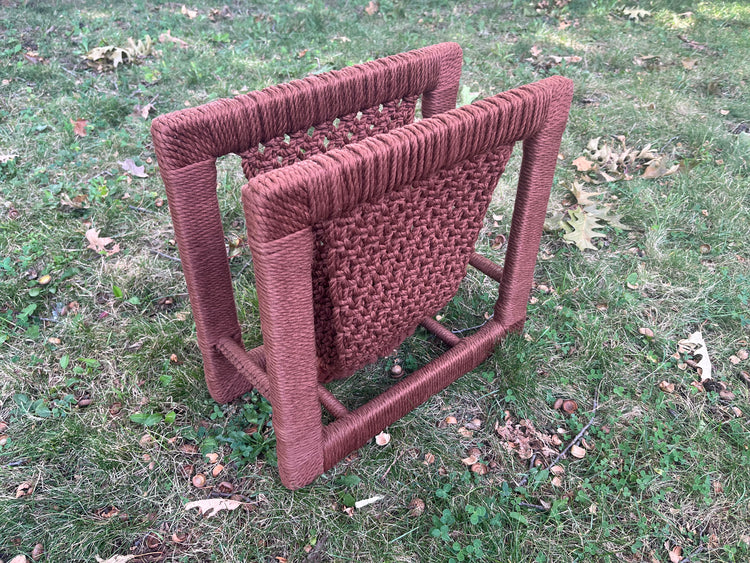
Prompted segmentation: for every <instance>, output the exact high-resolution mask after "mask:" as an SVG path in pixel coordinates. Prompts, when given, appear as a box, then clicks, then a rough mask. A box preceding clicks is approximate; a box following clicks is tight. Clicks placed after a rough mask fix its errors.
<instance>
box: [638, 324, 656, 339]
mask: <svg viewBox="0 0 750 563" xmlns="http://www.w3.org/2000/svg"><path fill="white" fill-rule="evenodd" d="M638 333H639V334H642V335H643V336H645V337H646V338H653V337H654V331H653V330H651V329H650V328H648V327H645V326H642V327H641V328H639V329H638Z"/></svg>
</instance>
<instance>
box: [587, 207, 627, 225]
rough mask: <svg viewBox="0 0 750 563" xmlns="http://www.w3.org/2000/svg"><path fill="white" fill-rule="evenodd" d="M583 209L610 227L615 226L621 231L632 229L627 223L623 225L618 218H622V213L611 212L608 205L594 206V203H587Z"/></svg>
mask: <svg viewBox="0 0 750 563" xmlns="http://www.w3.org/2000/svg"><path fill="white" fill-rule="evenodd" d="M583 210H584V211H585V212H586V213H588V214H589V215H591V216H592V217H595V218H597V219H599V220H600V221H604V222H606V223H609V225H610V226H611V227H615V228H617V229H621V230H623V231H630V230H632V229H631V228H630V227H628V226H627V225H624V224H623V223H622V222H621V221H620V219H622V215H615V214H614V213H612V210H611V209H610V208H609V207H606V206H605V207H603V208H600V207H596V206H595V205H589V206H587V207H584V208H583Z"/></svg>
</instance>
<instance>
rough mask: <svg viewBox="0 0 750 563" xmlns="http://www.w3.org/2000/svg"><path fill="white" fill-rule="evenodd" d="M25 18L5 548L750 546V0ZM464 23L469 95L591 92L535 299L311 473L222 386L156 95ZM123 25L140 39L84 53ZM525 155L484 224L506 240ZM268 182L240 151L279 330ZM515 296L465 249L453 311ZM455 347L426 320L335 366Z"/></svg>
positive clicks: (558, 186)
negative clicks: (203, 346) (467, 261)
mask: <svg viewBox="0 0 750 563" xmlns="http://www.w3.org/2000/svg"><path fill="white" fill-rule="evenodd" d="M636 4H637V6H636ZM636 8H638V9H636ZM0 21H2V22H3V23H2V25H0V80H1V83H0V215H1V216H2V221H0V360H1V361H0V560H3V561H5V562H6V563H7V562H8V561H10V560H11V559H13V558H14V557H16V556H18V555H21V554H22V555H25V556H27V557H29V558H31V557H32V552H33V554H34V555H35V556H36V558H37V559H38V560H39V561H65V562H70V561H95V560H96V557H97V556H98V557H99V558H101V559H104V560H106V559H108V558H112V557H113V556H116V555H120V556H129V557H131V558H130V559H127V558H124V559H119V560H117V559H113V560H112V561H126V560H130V561H135V562H148V561H201V562H202V561H258V562H276V561H282V562H283V561H290V562H292V561H378V562H380V561H403V562H427V561H436V562H437V561H439V562H442V561H502V562H526V561H533V562H539V563H542V562H555V563H557V562H568V561H613V562H614V561H617V562H619V561H626V562H641V561H644V562H649V563H653V562H672V563H675V562H678V561H682V562H684V563H687V562H713V561H736V562H742V561H748V560H750V525H749V522H750V471H749V470H750V422H749V421H748V417H750V360H748V359H747V350H749V349H750V343H749V342H748V340H750V5H748V4H747V3H746V2H744V1H741V0H736V1H730V0H704V1H693V2H688V1H682V0H653V1H647V0H644V1H643V2H635V1H632V2H628V1H624V2H623V1H619V0H618V1H615V0H592V1H583V0H573V1H571V2H570V3H568V1H567V0H557V1H554V0H548V1H544V2H538V3H537V2H536V1H529V0H516V1H515V2H492V1H486V2H476V3H459V4H456V3H453V2H447V1H443V0H428V1H423V2H406V1H403V0H381V1H380V3H379V4H377V3H375V2H370V3H369V5H368V2H367V1H365V0H359V1H358V2H348V1H347V2H343V1H342V2H337V1H334V0H330V1H322V0H311V1H310V2H305V3H294V2H278V1H273V0H271V1H265V2H257V3H245V2H234V3H231V4H229V5H228V6H227V7H224V5H223V4H222V3H218V4H209V5H201V6H196V5H185V6H183V5H182V4H179V3H158V4H157V3H153V4H152V3H145V2H142V1H139V0H136V1H135V2H133V3H130V2H125V3H118V4H114V5H112V6H111V7H109V6H105V4H104V3H95V2H84V1H78V2H57V3H55V2H36V1H32V0H28V1H26V2H20V1H16V0H4V1H3V2H1V3H0ZM129 39H130V40H132V44H131V46H130V47H129V42H128V41H129ZM441 41H456V42H458V43H460V44H461V46H462V47H463V49H464V70H463V78H462V91H461V92H462V93H461V102H462V103H466V102H469V101H471V99H473V98H475V97H484V96H487V95H491V94H494V93H497V92H500V91H502V90H505V89H508V88H511V87H514V86H517V85H520V84H524V83H527V82H530V81H534V80H537V79H541V78H543V77H545V76H549V75H551V74H562V75H565V76H568V77H570V78H572V79H573V80H574V81H575V84H576V89H575V97H574V100H573V107H572V111H571V116H570V121H569V124H568V128H567V131H566V134H565V136H564V138H563V143H562V147H561V155H560V159H559V162H558V172H557V176H556V180H555V185H554V187H553V193H552V198H551V200H550V208H549V212H550V221H549V227H550V231H549V232H547V233H546V234H545V235H544V237H543V240H542V248H541V251H540V260H539V263H538V265H537V270H536V276H535V288H534V290H533V292H532V296H531V299H530V303H529V320H528V322H527V324H526V327H525V330H524V332H523V333H522V334H519V335H514V336H512V337H510V338H508V339H507V340H506V341H504V342H503V344H502V345H501V346H500V347H499V349H498V350H497V352H496V353H495V354H494V356H493V357H492V358H491V359H490V360H488V361H487V362H485V363H484V364H483V365H482V366H480V367H479V368H478V369H477V370H475V371H474V372H473V373H471V374H469V375H467V376H466V377H464V378H462V379H461V380H460V381H458V382H457V383H455V384H454V385H452V386H451V387H449V388H448V389H447V390H446V391H445V392H443V393H441V394H439V395H438V396H436V397H433V398H432V399H430V400H429V401H428V402H427V403H426V404H425V405H423V406H422V407H420V408H419V409H417V410H416V411H415V412H413V413H412V414H410V415H409V416H407V417H405V418H404V419H402V420H401V421H399V422H398V423H396V424H394V425H392V426H391V427H390V428H389V430H388V432H389V433H390V435H391V441H390V443H388V444H387V445H386V446H384V447H380V446H377V445H375V444H374V443H372V444H370V445H367V446H365V447H364V448H362V449H361V450H360V451H359V452H358V453H357V454H356V455H352V456H350V458H348V459H347V460H346V461H345V462H343V463H341V464H339V465H338V466H337V467H336V468H335V469H333V470H332V471H330V472H328V473H327V474H325V475H323V476H322V477H320V478H319V479H318V480H317V481H316V482H315V483H314V484H313V485H311V486H309V487H307V488H305V489H302V490H299V491H296V492H290V491H288V490H286V489H284V488H283V487H282V486H281V485H280V482H279V480H278V477H277V472H276V468H275V464H274V457H273V456H274V435H273V429H272V427H271V425H270V421H269V414H270V407H269V406H268V403H267V402H265V401H264V400H262V399H261V398H260V397H259V396H257V395H256V394H254V393H251V394H248V395H246V396H245V397H243V398H242V399H241V400H237V401H235V402H233V403H232V404H228V405H219V404H217V403H215V402H214V401H213V400H212V399H211V398H210V396H209V394H208V392H207V390H206V387H205V383H204V381H203V373H202V363H201V358H200V354H199V352H198V348H197V344H196V336H195V327H194V324H193V319H192V315H191V312H190V305H189V302H188V299H187V295H186V288H185V283H184V278H183V275H182V272H181V269H180V264H179V261H178V256H179V254H178V251H177V249H176V248H175V245H174V241H173V240H172V239H173V237H174V233H173V229H172V225H171V222H170V218H169V211H168V204H167V202H166V196H165V194H164V190H163V186H162V183H161V180H160V178H159V174H158V167H157V163H156V159H155V156H154V152H153V145H152V143H151V139H150V134H149V126H150V123H151V119H152V118H153V117H155V116H156V115H158V114H161V113H166V112H169V111H173V110H177V109H180V108H184V107H187V106H197V105H200V104H203V103H205V102H208V101H210V100H214V99H218V98H223V97H230V96H233V95H237V94H240V93H244V92H247V91H251V90H255V89H260V88H263V87H266V86H269V85H272V84H276V83H279V82H283V81H288V80H291V79H294V78H301V77H304V76H307V75H309V74H310V73H318V72H322V71H326V70H331V69H336V68H341V67H344V66H346V65H350V64H354V63H358V62H363V61H366V60H369V59H372V58H376V57H380V56H385V55H389V54H393V53H397V52H401V51H404V50H409V49H412V48H417V47H421V46H425V45H429V44H433V43H437V42H441ZM139 42H140V43H139ZM106 46H113V47H118V48H130V49H131V51H130V54H129V55H128V54H127V53H125V54H123V51H116V50H113V49H110V50H109V51H106V50H102V49H99V51H98V54H99V55H101V57H100V58H99V59H98V60H97V61H94V60H88V61H87V60H86V59H85V58H84V57H85V56H86V55H87V54H89V53H92V51H93V52H94V54H93V55H92V57H93V56H94V55H96V54H97V51H96V48H99V47H106ZM104 51H106V52H104ZM118 56H119V57H120V58H121V59H122V61H120V60H117V57H118ZM107 57H109V59H108V58H107ZM113 57H114V58H115V61H113ZM113 62H117V63H118V65H117V67H116V68H113ZM517 157H518V154H516V155H515V156H514V160H513V161H512V162H511V164H510V165H509V173H508V175H507V178H505V179H503V180H501V184H500V186H499V188H498V190H497V191H496V198H495V201H494V204H493V206H492V207H491V212H490V214H489V215H488V217H487V220H486V228H485V229H484V230H483V232H482V234H481V235H480V240H479V243H478V245H477V247H478V249H479V250H480V251H481V252H483V253H485V254H486V255H487V256H489V257H491V258H495V259H497V260H502V254H503V252H504V246H503V244H502V241H503V237H502V235H506V234H507V232H508V228H509V220H510V212H511V209H512V202H513V185H512V182H511V178H512V173H513V171H514V170H517V166H518V161H517ZM128 159H130V160H128ZM122 163H124V164H122ZM242 183H243V177H242V175H241V170H240V166H239V159H238V158H236V157H233V158H225V159H224V160H222V161H221V162H220V174H219V194H220V202H221V205H222V207H223V210H224V220H225V232H226V235H227V244H228V249H229V252H230V255H231V256H232V258H231V261H230V263H231V268H232V272H233V277H234V282H235V292H236V297H237V299H238V301H239V302H240V303H241V306H240V314H241V316H242V319H241V321H242V324H243V326H244V327H245V341H246V343H247V344H248V345H249V346H252V345H256V344H257V343H259V341H260V326H259V320H258V310H257V299H256V296H255V292H254V287H253V268H252V263H251V261H250V255H249V252H248V250H247V248H246V247H245V246H244V245H243V244H242V239H243V237H245V231H244V219H243V215H242V210H241V205H240V201H239V187H240V186H241V185H242ZM595 192H599V193H598V194H596V195H592V194H593V193H595ZM87 232H88V233H89V239H87V238H86V233H87ZM94 233H98V238H93V234H94ZM108 238H109V239H111V240H109V241H108V240H107V239H108ZM92 241H93V242H92ZM90 242H92V244H91V246H92V247H94V248H96V249H99V250H100V252H96V251H95V250H92V249H91V248H88V246H89V243H90ZM574 243H577V244H574ZM581 247H589V248H587V249H585V250H582V249H581ZM494 292H495V290H494V286H493V284H491V283H490V282H489V281H488V280H486V279H485V278H484V276H483V275H480V274H478V273H477V272H475V271H472V272H470V274H469V276H468V277H467V279H466V281H465V282H464V284H463V286H462V289H461V291H460V293H459V295H458V296H457V298H456V299H455V300H454V301H453V302H452V303H451V304H450V305H449V306H448V307H447V308H446V310H445V311H444V312H443V313H442V315H443V317H444V319H443V322H444V323H445V324H447V325H448V326H450V327H452V328H453V329H455V330H463V329H467V328H470V327H476V326H477V325H480V324H481V323H483V322H484V321H485V318H486V317H485V313H486V312H487V311H489V310H491V304H492V303H493V302H494V295H495V293H494ZM696 332H700V335H701V336H702V338H703V341H704V342H705V348H704V347H702V346H701V347H700V348H698V345H691V344H686V343H684V342H683V343H682V344H679V343H680V341H683V340H685V339H688V337H690V335H692V334H694V333H696ZM694 340H697V339H694ZM441 349H442V347H441V345H440V344H438V343H437V342H436V341H435V339H434V338H432V337H431V336H429V335H428V334H427V333H425V332H421V331H418V332H417V333H416V334H415V336H414V337H413V338H411V339H410V340H408V341H407V342H406V343H405V344H404V345H403V347H402V348H401V349H400V350H399V351H398V352H397V353H396V354H395V355H394V356H392V357H390V358H385V359H383V360H382V361H381V362H380V363H378V364H376V365H374V366H371V367H370V368H368V369H366V370H364V372H363V373H362V374H358V375H357V376H355V378H354V379H352V380H349V381H346V382H344V383H341V384H339V385H338V386H337V387H338V390H339V391H340V392H341V393H344V392H347V393H349V394H350V395H353V396H354V400H355V401H361V400H363V398H365V397H367V396H368V395H370V394H371V393H373V392H374V391H375V390H377V389H379V388H382V387H383V386H384V385H385V384H387V383H388V381H389V379H390V378H389V370H390V369H391V367H392V366H393V365H394V363H396V362H398V363H400V364H401V365H402V366H403V368H404V369H405V370H406V371H411V370H413V369H415V368H416V367H417V366H419V365H421V364H422V363H424V362H425V361H427V360H428V359H429V358H430V357H433V356H435V355H436V354H437V353H439V352H440V350H441ZM701 352H702V354H701ZM707 360H708V361H710V367H711V368H712V369H711V378H710V379H705V377H706V376H707V375H708V373H707V372H708V364H707ZM698 367H700V369H701V371H702V376H703V378H704V379H705V381H703V382H702V383H701V378H702V376H701V374H700V373H699V371H698ZM558 399H563V400H569V401H572V402H568V403H566V404H565V407H566V408H562V407H559V404H558V403H559V401H558ZM556 405H557V406H558V407H559V408H555V407H556ZM566 411H567V412H566ZM584 429H585V430H586V431H585V432H584V433H583V440H578V441H576V442H575V444H574V446H575V447H574V448H572V449H571V450H570V451H569V452H568V454H567V455H566V456H565V457H564V458H563V459H561V461H560V462H559V463H558V464H557V465H556V466H555V467H553V468H552V469H548V468H547V465H548V464H549V463H550V461H552V459H554V456H555V455H556V452H560V451H562V450H563V448H564V447H565V446H568V445H570V444H571V443H572V442H573V440H574V437H576V435H577V434H579V432H581V431H582V430H584ZM543 446H546V448H545V447H543ZM550 448H552V450H553V451H552V452H550ZM205 454H213V455H210V456H206V455H205ZM472 458H474V459H472ZM198 474H200V475H202V476H204V477H205V483H204V484H202V486H200V487H197V486H195V484H196V483H197V484H199V485H200V484H201V483H200V482H198V481H199V479H198V480H196V479H195V477H196V475H198ZM374 496H382V498H381V499H380V500H378V501H376V502H374V503H372V504H370V505H369V506H366V507H363V508H359V509H354V510H352V509H351V508H348V507H350V505H352V504H353V503H354V501H359V500H363V499H368V498H371V497H374ZM229 497H233V498H234V499H236V500H239V501H240V502H241V503H242V504H241V506H240V507H239V508H238V509H236V510H232V511H222V512H220V513H218V514H216V515H214V516H213V517H211V518H206V517H204V516H201V515H199V513H198V511H197V510H195V509H192V510H187V509H186V508H185V505H186V504H187V503H188V502H190V501H196V500H203V499H209V498H229ZM39 544H40V545H39ZM17 561H18V560H15V559H14V563H17Z"/></svg>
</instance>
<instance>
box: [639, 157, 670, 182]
mask: <svg viewBox="0 0 750 563" xmlns="http://www.w3.org/2000/svg"><path fill="white" fill-rule="evenodd" d="M679 169H680V165H679V164H674V165H673V166H667V164H666V159H665V158H662V157H659V158H655V159H653V160H652V161H651V162H649V164H648V166H646V170H644V171H643V174H642V175H641V178H646V179H654V178H662V177H664V176H669V175H670V174H674V173H675V172H677V171H678V170H679Z"/></svg>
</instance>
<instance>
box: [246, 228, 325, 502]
mask: <svg viewBox="0 0 750 563" xmlns="http://www.w3.org/2000/svg"><path fill="white" fill-rule="evenodd" d="M313 250H314V238H313V234H312V229H311V228H309V227H308V228H307V229H304V230H301V231H297V232H296V233H293V234H291V235H289V236H286V237H284V238H282V239H278V240H274V241H270V242H265V243H263V242H256V243H255V244H254V248H253V258H254V262H255V284H256V288H257V291H258V303H259V305H260V323H261V328H262V330H263V348H264V350H265V352H266V373H267V374H268V382H269V384H270V392H269V395H270V397H269V399H270V401H271V404H272V405H273V428H274V431H275V433H276V454H277V457H278V460H279V474H280V476H281V481H282V483H284V485H285V486H286V487H288V488H290V489H297V488H299V487H302V486H304V485H307V484H308V483H310V482H312V481H313V479H315V477H317V476H318V475H320V474H321V473H322V472H323V426H322V423H321V414H322V413H321V407H320V401H319V399H318V361H317V356H316V354H315V325H314V318H313V293H312V261H313Z"/></svg>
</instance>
